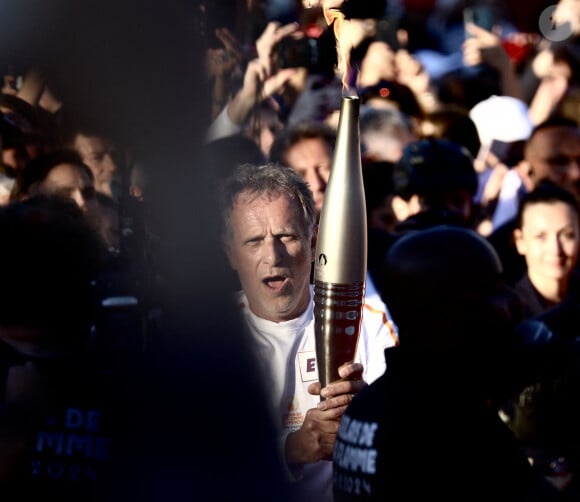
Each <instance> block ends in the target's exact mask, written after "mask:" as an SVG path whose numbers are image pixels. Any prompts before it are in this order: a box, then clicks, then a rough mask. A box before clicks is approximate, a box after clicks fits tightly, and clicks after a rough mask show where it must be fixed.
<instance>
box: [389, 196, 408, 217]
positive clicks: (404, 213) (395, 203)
mask: <svg viewBox="0 0 580 502" xmlns="http://www.w3.org/2000/svg"><path fill="white" fill-rule="evenodd" d="M391 208H392V209H393V213H394V215H395V218H397V221H403V220H405V219H407V218H408V217H409V216H411V210H410V207H409V203H408V202H407V201H406V200H405V199H403V198H402V197H399V196H398V195H393V198H392V199H391Z"/></svg>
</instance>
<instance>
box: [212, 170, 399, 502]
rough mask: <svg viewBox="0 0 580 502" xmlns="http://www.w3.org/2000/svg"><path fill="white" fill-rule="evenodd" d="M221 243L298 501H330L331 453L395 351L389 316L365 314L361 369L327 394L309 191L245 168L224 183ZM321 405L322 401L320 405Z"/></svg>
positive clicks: (293, 177)
mask: <svg viewBox="0 0 580 502" xmlns="http://www.w3.org/2000/svg"><path fill="white" fill-rule="evenodd" d="M222 188H223V192H222V204H223V213H222V214H223V223H224V227H223V242H224V248H225V252H226V254H227V257H228V259H229V262H230V264H231V266H232V268H233V269H234V270H236V271H237V273H238V275H239V278H240V283H241V285H242V291H241V292H240V293H239V294H238V297H237V302H238V305H239V306H240V310H241V315H242V318H243V321H244V325H245V326H246V328H247V331H248V333H249V335H250V340H251V342H250V343H252V345H253V347H255V349H256V355H257V359H258V364H259V365H260V366H261V367H262V369H263V371H264V373H263V374H264V378H266V379H267V381H268V387H269V388H270V389H271V403H272V406H273V411H274V413H275V414H276V416H277V417H278V420H279V422H278V423H279V427H280V430H279V433H280V437H279V440H280V447H281V452H282V454H283V458H284V460H285V465H286V466H287V467H288V475H289V478H290V479H291V480H292V490H291V491H292V496H291V498H292V499H295V500H301V501H306V500H317V501H331V500H332V462H331V458H332V454H333V451H334V443H335V440H336V433H337V430H338V426H339V423H340V419H341V416H342V414H343V413H344V411H345V409H346V407H347V405H348V404H349V403H350V401H351V400H352V398H353V396H354V395H355V394H357V393H358V392H359V391H360V390H362V389H363V388H364V387H365V386H366V385H367V384H368V383H371V382H372V381H374V380H375V379H377V378H378V377H379V376H380V375H382V374H383V372H384V370H385V362H384V355H383V354H384V349H385V348H387V347H389V346H393V345H395V344H396V341H397V340H396V335H395V332H394V330H393V329H390V330H387V329H385V321H386V319H385V318H384V313H383V312H381V311H377V310H375V309H372V308H367V309H366V310H365V315H364V317H363V320H362V325H361V330H360V336H359V339H358V343H357V347H356V353H355V357H354V361H343V363H344V364H342V366H341V367H340V368H339V371H338V376H339V377H340V378H338V379H337V380H334V381H332V382H330V383H328V384H327V385H326V386H325V387H324V388H321V385H320V383H319V381H318V380H319V376H318V367H317V364H316V347H315V346H316V343H315V329H314V301H313V286H312V285H311V284H310V273H311V267H312V263H313V260H314V256H315V249H316V238H317V222H316V211H315V208H314V201H313V197H312V192H311V191H310V189H309V188H308V185H307V184H306V183H305V181H304V180H303V179H302V177H301V176H300V175H299V174H297V173H296V172H295V171H293V170H292V169H291V168H287V167H282V166H279V165H274V164H266V165H262V166H254V165H242V166H240V167H239V168H237V169H236V170H235V171H234V172H233V173H232V175H231V176H230V177H228V178H227V179H226V180H225V182H224V184H223V187H222ZM321 398H322V399H321Z"/></svg>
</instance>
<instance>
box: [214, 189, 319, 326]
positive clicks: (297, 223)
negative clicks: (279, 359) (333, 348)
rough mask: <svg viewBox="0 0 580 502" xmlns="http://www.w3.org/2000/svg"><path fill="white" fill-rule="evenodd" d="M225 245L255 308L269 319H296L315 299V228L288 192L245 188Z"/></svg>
mask: <svg viewBox="0 0 580 502" xmlns="http://www.w3.org/2000/svg"><path fill="white" fill-rule="evenodd" d="M231 224H232V233H231V236H230V237H229V238H228V239H227V240H226V243H225V248H226V253H227V256H228V259H229V261H230V264H231V266H232V268H233V269H234V270H236V271H237V272H238V275H239V278H240V283H241V285H242V289H243V290H244V292H245V293H246V296H247V298H248V302H249V305H250V309H251V310H252V312H253V313H254V314H255V315H257V316H259V317H261V318H263V319H267V320H269V321H274V322H282V321H288V320H290V319H295V318H296V317H298V316H300V315H301V314H302V313H303V312H304V311H305V310H306V308H307V307H308V303H309V301H310V289H309V288H310V269H311V263H312V261H313V259H314V252H315V248H316V238H315V233H314V232H313V231H312V230H309V229H307V228H304V226H303V224H302V217H301V213H300V209H299V206H298V204H297V202H296V201H294V200H292V199H290V198H289V197H288V196H287V195H273V196H267V195H259V196H256V195H255V194H250V193H248V192H242V193H241V194H240V195H239V196H238V198H237V200H236V202H235V204H234V206H233V208H232V214H231Z"/></svg>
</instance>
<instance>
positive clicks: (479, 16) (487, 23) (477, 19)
mask: <svg viewBox="0 0 580 502" xmlns="http://www.w3.org/2000/svg"><path fill="white" fill-rule="evenodd" d="M468 23H472V24H475V25H476V26H479V27H480V28H483V29H484V30H487V31H491V30H492V29H493V27H494V25H495V17H494V15H493V11H492V10H491V7H488V6H486V5H480V6H475V7H466V8H465V9H463V24H464V25H467V24H468ZM465 36H466V37H470V36H471V35H469V33H468V31H467V28H466V29H465Z"/></svg>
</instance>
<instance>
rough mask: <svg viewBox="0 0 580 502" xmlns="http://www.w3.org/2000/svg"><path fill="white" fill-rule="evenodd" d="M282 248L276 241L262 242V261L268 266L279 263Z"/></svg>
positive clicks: (282, 251)
mask: <svg viewBox="0 0 580 502" xmlns="http://www.w3.org/2000/svg"><path fill="white" fill-rule="evenodd" d="M283 248H284V246H283V245H282V243H281V242H280V241H279V240H278V239H270V240H266V241H265V242H264V260H265V261H266V262H267V263H269V264H270V265H276V264H277V263H279V262H280V260H281V258H282V256H283V253H284V249H283Z"/></svg>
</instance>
